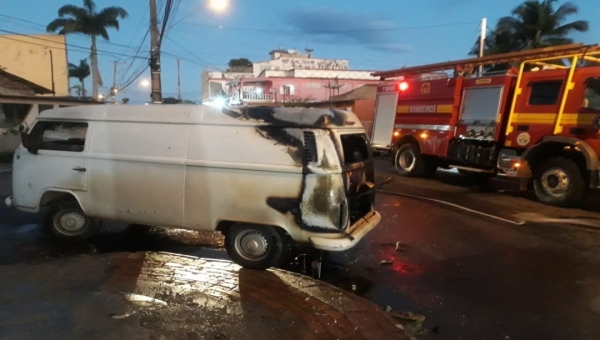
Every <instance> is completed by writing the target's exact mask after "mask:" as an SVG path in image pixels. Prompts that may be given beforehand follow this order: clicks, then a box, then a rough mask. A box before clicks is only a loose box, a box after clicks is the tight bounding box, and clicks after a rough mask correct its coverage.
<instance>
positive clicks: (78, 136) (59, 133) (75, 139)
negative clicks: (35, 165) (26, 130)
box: [35, 122, 88, 152]
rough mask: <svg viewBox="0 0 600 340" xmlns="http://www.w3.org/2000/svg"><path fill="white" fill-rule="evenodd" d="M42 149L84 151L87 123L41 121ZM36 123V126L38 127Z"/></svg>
mask: <svg viewBox="0 0 600 340" xmlns="http://www.w3.org/2000/svg"><path fill="white" fill-rule="evenodd" d="M38 124H39V125H41V126H40V128H41V129H42V131H36V133H41V135H42V140H41V142H40V147H39V149H40V150H59V151H72V152H82V151H83V148H84V147H85V137H86V133H87V128H88V125H87V123H71V122H40V123H38ZM38 124H36V126H35V128H38V126H37V125H38Z"/></svg>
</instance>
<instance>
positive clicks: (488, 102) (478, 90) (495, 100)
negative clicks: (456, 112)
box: [459, 86, 504, 125]
mask: <svg viewBox="0 0 600 340" xmlns="http://www.w3.org/2000/svg"><path fill="white" fill-rule="evenodd" d="M503 91H504V86H487V87H473V88H466V89H465V90H464V93H463V100H462V106H461V109H460V120H459V122H460V123H461V124H469V125H495V124H496V122H497V121H498V116H499V115H500V103H501V99H502V94H503Z"/></svg>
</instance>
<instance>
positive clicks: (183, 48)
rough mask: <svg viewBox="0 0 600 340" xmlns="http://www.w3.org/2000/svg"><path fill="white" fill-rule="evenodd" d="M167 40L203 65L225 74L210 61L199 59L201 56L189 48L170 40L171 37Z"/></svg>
mask: <svg viewBox="0 0 600 340" xmlns="http://www.w3.org/2000/svg"><path fill="white" fill-rule="evenodd" d="M167 39H169V41H170V42H172V43H174V44H175V45H177V46H179V47H180V48H181V49H182V50H184V51H186V52H187V53H189V54H190V55H191V56H193V57H194V58H196V59H198V60H199V61H201V62H202V63H204V64H205V65H208V66H212V67H214V68H216V69H218V70H219V71H221V72H223V70H221V69H219V68H218V67H217V66H215V65H213V64H211V63H209V62H208V61H206V60H204V59H202V58H200V57H199V56H197V55H196V54H195V53H193V52H191V51H190V50H188V49H187V48H185V47H184V46H183V45H181V44H180V43H178V42H177V41H175V40H173V39H171V38H169V37H167Z"/></svg>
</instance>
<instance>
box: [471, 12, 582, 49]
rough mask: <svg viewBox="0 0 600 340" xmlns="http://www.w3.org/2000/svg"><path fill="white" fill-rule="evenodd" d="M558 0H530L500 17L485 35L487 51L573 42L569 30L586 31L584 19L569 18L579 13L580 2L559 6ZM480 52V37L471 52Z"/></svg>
mask: <svg viewBox="0 0 600 340" xmlns="http://www.w3.org/2000/svg"><path fill="white" fill-rule="evenodd" d="M556 3H557V0H527V1H525V2H523V3H522V4H521V5H519V6H517V7H516V8H515V9H513V10H512V12H511V15H510V16H506V17H503V18H501V19H500V20H499V21H498V23H497V24H496V27H495V28H494V29H493V30H492V32H491V33H490V34H488V35H487V37H486V42H485V46H484V55H492V54H499V53H507V52H515V51H522V50H527V49H535V48H541V47H548V46H557V45H563V44H570V43H573V39H571V38H569V34H570V33H572V32H574V31H578V32H585V31H587V30H588V28H589V24H588V22H587V21H585V20H576V21H572V22H567V23H566V21H567V19H568V17H569V16H571V15H573V14H577V11H578V9H577V6H575V5H574V4H572V3H570V2H565V3H563V4H562V5H560V6H558V8H556V6H555V5H556ZM478 53H479V39H478V40H477V42H476V43H475V46H474V47H473V48H472V49H471V52H470V54H472V55H477V54H478Z"/></svg>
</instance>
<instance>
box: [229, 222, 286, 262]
mask: <svg viewBox="0 0 600 340" xmlns="http://www.w3.org/2000/svg"><path fill="white" fill-rule="evenodd" d="M287 248H289V247H288V242H287V238H286V236H285V235H284V233H283V232H280V231H278V230H277V229H276V228H273V227H268V226H262V225H254V224H242V223H238V224H235V225H233V226H232V227H231V228H229V230H228V231H227V232H226V233H225V249H226V250H227V255H229V257H230V258H231V259H232V260H233V261H234V262H235V263H237V264H239V265H240V266H242V267H244V268H249V269H259V270H262V269H267V268H269V267H272V266H278V265H280V264H282V262H283V261H285V258H286V256H285V255H286V254H287V251H286V250H287Z"/></svg>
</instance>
